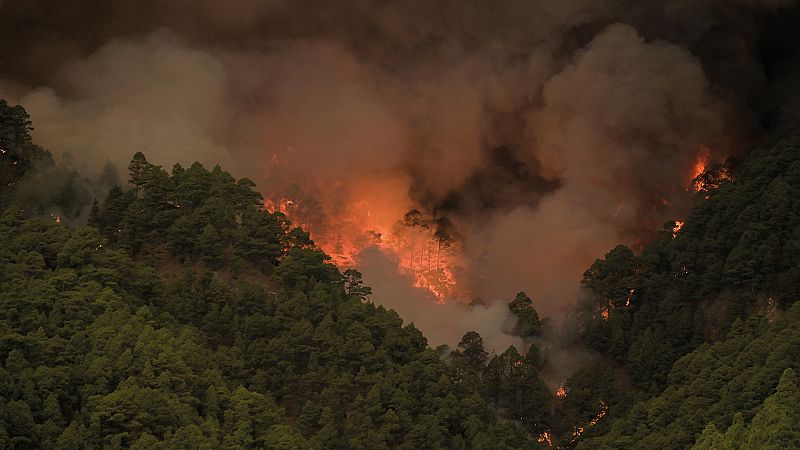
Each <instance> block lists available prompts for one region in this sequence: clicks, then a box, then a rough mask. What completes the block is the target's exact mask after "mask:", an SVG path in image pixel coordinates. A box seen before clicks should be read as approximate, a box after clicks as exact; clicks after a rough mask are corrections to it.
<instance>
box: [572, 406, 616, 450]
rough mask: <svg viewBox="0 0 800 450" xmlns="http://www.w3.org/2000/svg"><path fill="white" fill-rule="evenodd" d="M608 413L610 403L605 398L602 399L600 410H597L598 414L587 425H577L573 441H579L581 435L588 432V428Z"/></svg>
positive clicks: (573, 431)
mask: <svg viewBox="0 0 800 450" xmlns="http://www.w3.org/2000/svg"><path fill="white" fill-rule="evenodd" d="M607 413H608V405H606V402H604V401H603V400H600V411H598V412H597V415H596V416H594V417H593V418H592V419H591V420H590V421H589V422H587V423H586V425H577V426H576V427H575V428H574V429H573V430H572V443H575V442H577V440H578V439H579V438H580V437H581V435H582V434H583V433H585V432H586V430H587V429H589V428H591V427H593V426H595V425H597V424H598V423H599V422H600V420H601V419H602V418H603V417H605V416H606V414H607Z"/></svg>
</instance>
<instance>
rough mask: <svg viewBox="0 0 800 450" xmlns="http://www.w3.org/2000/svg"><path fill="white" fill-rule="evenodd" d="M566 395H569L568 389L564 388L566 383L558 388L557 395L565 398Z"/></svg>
mask: <svg viewBox="0 0 800 450" xmlns="http://www.w3.org/2000/svg"><path fill="white" fill-rule="evenodd" d="M566 396H567V390H566V389H565V388H564V385H563V384H562V385H561V386H559V387H558V390H557V391H556V397H560V398H564V397H566Z"/></svg>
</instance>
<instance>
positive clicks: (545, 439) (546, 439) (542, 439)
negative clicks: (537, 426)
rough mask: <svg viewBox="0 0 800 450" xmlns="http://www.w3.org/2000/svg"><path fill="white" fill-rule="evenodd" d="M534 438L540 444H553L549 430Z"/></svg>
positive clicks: (550, 445)
mask: <svg viewBox="0 0 800 450" xmlns="http://www.w3.org/2000/svg"><path fill="white" fill-rule="evenodd" d="M536 440H537V441H538V442H539V443H540V444H542V445H546V446H548V447H552V446H553V435H551V434H550V432H549V431H543V432H542V433H541V434H540V435H539V437H538V438H536Z"/></svg>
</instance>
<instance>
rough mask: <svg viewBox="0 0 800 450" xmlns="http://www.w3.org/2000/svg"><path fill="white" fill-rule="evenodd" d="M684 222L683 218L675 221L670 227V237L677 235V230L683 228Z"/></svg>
mask: <svg viewBox="0 0 800 450" xmlns="http://www.w3.org/2000/svg"><path fill="white" fill-rule="evenodd" d="M685 223H686V222H684V221H683V220H676V221H675V226H673V227H672V237H673V239H674V238H675V236H677V235H678V232H679V231H681V228H683V224H685Z"/></svg>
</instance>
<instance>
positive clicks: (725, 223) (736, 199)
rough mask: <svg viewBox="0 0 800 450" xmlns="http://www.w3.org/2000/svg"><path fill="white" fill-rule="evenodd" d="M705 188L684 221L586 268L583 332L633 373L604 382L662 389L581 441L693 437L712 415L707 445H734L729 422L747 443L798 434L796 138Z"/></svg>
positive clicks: (603, 444) (780, 442) (702, 183)
mask: <svg viewBox="0 0 800 450" xmlns="http://www.w3.org/2000/svg"><path fill="white" fill-rule="evenodd" d="M696 186H697V187H698V193H697V194H696V195H698V196H699V199H698V202H699V203H698V206H697V207H695V208H694V210H693V212H692V214H691V216H690V217H689V218H688V219H687V220H686V222H685V224H683V223H682V222H680V223H669V224H667V225H666V226H665V228H664V231H663V232H662V233H661V236H660V237H659V238H658V239H657V240H656V241H655V242H653V243H652V244H650V245H649V246H647V247H646V248H645V249H644V251H643V252H642V254H641V255H640V256H636V255H634V254H633V253H632V252H631V251H630V250H629V249H628V248H626V247H623V246H619V247H617V248H615V249H613V250H612V251H611V252H610V253H609V254H608V255H606V257H605V258H604V259H602V260H598V261H597V262H596V263H595V264H594V265H593V266H592V267H591V268H590V269H589V270H588V271H587V272H586V274H585V276H584V280H583V284H584V286H585V287H586V288H587V290H588V291H589V292H590V295H587V297H586V298H584V299H583V301H582V303H581V304H580V305H579V323H580V325H581V326H582V327H583V336H584V337H585V342H586V343H587V344H588V345H590V346H592V347H593V348H595V349H597V350H599V351H601V352H602V353H604V354H605V355H607V356H608V357H609V359H611V360H613V361H615V362H616V364H619V365H621V366H623V367H624V368H625V373H626V374H628V375H629V376H630V377H631V378H632V383H627V384H626V383H623V382H621V380H620V379H619V378H618V377H608V378H607V379H606V380H605V383H607V384H608V385H610V386H615V387H616V389H617V390H619V389H620V387H621V386H620V385H621V384H622V385H624V388H625V389H627V390H629V391H631V393H630V394H629V395H628V397H629V399H630V398H631V397H635V398H639V399H647V398H648V397H649V396H650V395H654V396H653V397H652V398H649V400H644V401H640V402H638V403H636V404H635V405H634V406H632V408H628V407H627V405H620V406H623V407H621V408H616V410H614V408H613V406H612V407H611V412H612V416H617V415H619V414H623V417H622V418H621V419H619V420H616V421H613V420H611V421H608V422H607V423H606V424H604V425H603V426H601V427H598V429H595V430H593V431H592V432H593V433H594V434H595V435H597V434H600V433H602V432H607V434H606V435H605V436H602V437H598V438H594V439H588V440H584V441H583V442H582V443H581V445H580V446H579V448H586V449H596V448H604V449H612V448H614V449H618V448H641V449H646V448H675V449H680V448H689V447H691V446H692V444H693V443H694V442H695V440H696V439H697V437H698V435H699V434H700V433H701V432H703V429H704V428H705V427H706V425H707V424H708V428H707V429H706V431H705V433H704V434H703V438H702V439H701V442H699V443H698V446H699V448H715V449H722V448H738V447H731V446H725V444H724V443H722V442H723V440H719V439H721V438H719V436H717V434H718V433H720V430H721V432H724V431H725V430H726V429H728V428H729V427H730V426H732V425H731V424H732V423H733V424H734V425H733V429H731V430H729V433H728V434H726V436H727V437H726V438H725V439H727V440H728V442H730V441H731V439H733V441H734V442H736V445H740V444H741V445H746V444H745V442H751V444H747V445H750V446H749V447H748V446H745V447H742V448H798V445H800V444H798V442H800V441H798V439H800V428H798V427H797V423H798V422H797V421H796V416H797V409H796V404H795V407H794V408H791V407H790V408H788V409H787V406H786V405H790V404H791V401H788V403H787V398H788V397H787V396H792V395H796V390H797V386H796V377H795V375H794V373H795V372H792V370H794V371H797V370H799V369H800V363H799V362H798V361H800V328H798V327H800V316H799V315H798V313H800V310H798V307H797V305H796V304H795V302H796V300H797V298H798V293H800V291H798V289H799V288H800V265H799V263H800V195H799V194H800V144H798V142H797V141H788V142H784V143H782V144H780V145H777V146H774V147H771V148H764V149H760V150H756V151H755V152H753V153H752V154H751V155H750V157H749V158H748V160H747V161H746V162H744V163H743V164H742V165H741V167H740V168H738V169H737V170H732V169H731V168H730V166H728V167H715V168H712V169H711V170H709V171H708V172H707V173H705V174H704V175H702V176H701V177H700V178H699V179H698V180H696ZM782 374H783V377H782ZM779 380H783V381H781V386H782V387H781V388H780V389H778V391H777V393H776V389H777V386H778V384H779ZM578 384H579V383H578ZM787 414H788V415H787ZM612 423H613V424H612ZM609 425H610V430H609ZM743 427H744V428H747V431H743ZM743 433H744V434H743ZM745 434H746V436H747V437H746V438H745V437H743V436H745ZM732 435H736V436H737V437H736V438H732V437H731V436H732ZM767 436H770V437H769V439H767V438H766V437H767Z"/></svg>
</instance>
